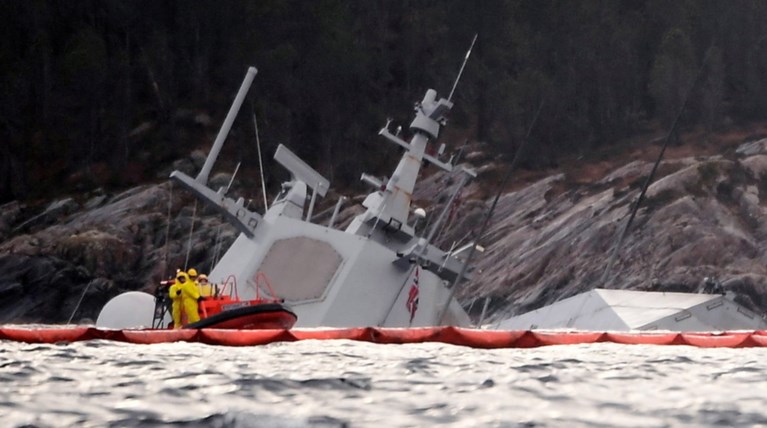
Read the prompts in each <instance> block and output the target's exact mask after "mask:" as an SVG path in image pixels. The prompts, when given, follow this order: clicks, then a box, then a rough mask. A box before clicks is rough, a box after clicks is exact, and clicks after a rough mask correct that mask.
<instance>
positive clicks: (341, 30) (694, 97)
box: [0, 0, 767, 203]
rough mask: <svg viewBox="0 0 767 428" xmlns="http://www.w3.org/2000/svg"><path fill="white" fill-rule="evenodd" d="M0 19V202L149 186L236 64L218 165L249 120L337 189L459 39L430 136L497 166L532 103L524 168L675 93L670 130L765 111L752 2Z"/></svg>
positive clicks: (162, 0) (34, 10) (368, 157)
mask: <svg viewBox="0 0 767 428" xmlns="http://www.w3.org/2000/svg"><path fill="white" fill-rule="evenodd" d="M0 22H1V24H0V203H2V202H6V201H9V200H13V199H32V198H38V197H43V196H49V195H51V194H58V193H63V192H71V191H88V190H92V189H95V188H98V187H107V188H109V187H116V188H119V187H126V186H130V185H135V184H137V183H140V182H144V181H147V180H157V179H158V177H160V176H159V175H158V171H159V170H160V169H162V168H163V167H167V165H169V164H170V163H172V162H173V161H174V160H176V159H178V158H179V157H181V156H186V155H188V154H189V153H190V152H191V151H192V150H194V149H197V148H202V149H206V147H207V145H208V144H210V142H211V141H212V140H213V137H214V136H215V132H216V131H217V129H218V126H219V124H220V123H221V121H222V120H223V117H224V115H225V114H226V111H227V109H228V106H229V104H230V103H231V100H232V98H233V96H234V94H235V92H236V90H237V88H238V87H239V84H240V82H241V80H242V78H243V76H244V74H245V71H246V69H247V67H248V66H251V65H253V66H256V67H257V68H258V69H259V73H258V76H257V77H256V80H255V83H254V87H253V89H252V90H251V94H250V96H249V99H248V101H247V102H246V104H245V106H244V108H243V111H242V112H241V114H240V116H239V118H238V120H237V121H236V123H235V127H234V129H233V132H232V135H231V138H232V139H234V140H237V142H236V143H235V144H229V145H228V147H227V152H226V159H229V162H230V163H232V164H233V163H235V162H236V161H238V160H246V161H254V160H255V159H256V154H255V150H256V149H255V143H254V141H255V138H254V130H253V123H252V120H250V116H251V112H254V113H255V114H256V116H257V117H258V123H259V132H260V137H261V140H262V141H264V142H265V146H266V148H265V150H267V153H269V154H270V153H271V150H273V148H274V147H276V145H277V144H278V143H283V144H286V145H288V146H289V147H291V149H293V150H294V151H296V152H297V153H298V154H299V155H300V156H301V157H303V158H304V159H305V160H306V161H307V162H308V163H309V164H311V165H312V166H314V167H315V168H317V169H318V170H319V171H320V172H321V173H322V174H324V175H326V176H327V177H328V178H330V179H331V180H333V182H334V185H341V186H344V185H346V186H349V185H353V183H354V182H355V181H356V180H357V174H358V173H359V170H360V168H359V166H358V164H359V162H360V161H361V160H362V161H364V162H365V163H366V164H367V165H371V164H372V165H378V166H381V167H382V166H383V164H384V163H386V162H389V159H390V158H392V156H385V153H386V150H388V149H386V148H384V146H385V145H384V144H383V143H381V142H380V141H378V140H377V139H376V138H375V132H376V130H377V129H379V128H380V127H381V126H382V125H383V124H384V123H385V120H386V118H387V117H390V116H391V115H393V114H394V115H395V116H393V119H394V121H395V123H400V124H402V125H403V127H406V125H407V123H408V120H409V117H410V114H411V113H410V106H412V103H413V102H415V101H418V99H419V98H420V95H421V94H422V93H423V91H424V90H425V89H427V88H434V89H436V90H437V91H438V92H439V94H440V95H442V96H447V94H448V92H449V91H450V88H451V87H452V84H453V81H454V79H455V77H456V74H457V72H458V68H459V66H460V63H461V61H462V59H463V56H464V54H465V52H466V50H467V48H468V46H469V44H470V42H471V40H472V38H473V37H474V35H475V34H477V35H478V39H477V43H476V46H475V48H474V51H473V53H472V57H471V59H470V61H469V63H468V65H467V67H466V70H465V72H464V75H463V79H462V81H461V82H460V85H459V87H458V90H457V92H456V95H455V98H454V101H455V102H456V108H455V109H454V110H453V112H452V116H451V127H450V128H451V129H452V130H453V131H452V132H453V134H450V135H451V136H452V137H451V138H450V139H449V140H448V141H447V142H448V143H451V144H452V145H454V146H456V145H459V144H462V141H460V140H463V139H469V140H472V141H481V142H484V143H487V144H488V145H489V147H491V148H492V149H493V150H494V151H495V152H496V153H499V154H502V155H505V156H510V155H513V154H514V153H515V151H516V150H517V149H518V147H519V145H520V142H521V140H522V138H523V136H524V135H525V132H526V129H527V127H528V126H529V125H530V122H531V121H532V118H533V116H534V115H535V112H536V111H537V110H538V108H539V106H541V112H540V117H539V119H538V123H537V124H536V126H535V127H534V128H533V130H532V134H531V136H530V139H531V140H532V141H534V143H535V144H533V145H531V149H532V150H531V151H530V153H528V154H527V156H526V157H525V159H526V162H525V166H526V167H527V168H532V169H535V168H547V167H550V166H552V165H555V164H556V162H557V159H559V158H560V157H561V156H566V155H578V154H583V153H589V152H591V151H594V150H597V149H602V148H605V147H610V146H616V147H617V148H619V145H620V144H622V143H621V142H622V141H625V139H626V138H627V137H630V136H632V135H635V134H637V133H638V132H642V131H645V130H647V129H652V128H653V127H655V128H657V129H661V128H664V127H667V126H668V125H669V123H670V122H671V121H672V120H673V118H674V117H675V116H676V115H677V113H678V111H679V110H680V107H681V105H682V103H683V100H684V98H685V96H686V94H687V91H688V89H689V88H690V87H692V92H691V93H690V103H689V105H688V107H687V108H686V109H685V110H684V115H683V117H682V121H681V124H682V127H683V128H686V129H690V128H693V127H694V128H701V129H704V130H705V131H709V132H710V131H715V130H717V129H721V128H722V127H727V126H732V125H733V124H738V123H749V122H754V121H762V120H764V119H765V116H766V115H767V108H766V107H767V105H766V104H767V30H766V29H765V26H764V22H767V2H763V1H756V0H729V1H715V0H711V1H703V0H698V1H693V0H677V1H667V0H632V1H614V0H581V1H577V2H574V1H555V0H535V1H532V0H507V1H491V0H487V1H468V0H418V1H414V0H398V1H384V0H362V1H349V0H314V1H305V0H258V1H252V0H225V1H205V0H185V1H180V0H133V1H127V0H123V1H118V0H78V1H67V0H49V1H44V0H9V1H3V2H0ZM704 59H705V61H704ZM699 70H700V72H699ZM696 77H699V78H697V79H696ZM696 80H697V83H696V84H695V85H694V87H693V81H696ZM453 148H455V147H453ZM269 154H267V155H266V156H268V155H269ZM251 163H255V162H251ZM160 178H164V177H160ZM276 183H277V182H276V181H275V185H276Z"/></svg>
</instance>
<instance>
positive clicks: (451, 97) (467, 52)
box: [447, 34, 477, 101]
mask: <svg viewBox="0 0 767 428" xmlns="http://www.w3.org/2000/svg"><path fill="white" fill-rule="evenodd" d="M476 41H477V34H474V38H473V39H472V40H471V46H469V50H468V51H466V56H465V57H464V58H463V64H461V69H460V70H458V76H456V77H455V82H454V83H453V89H451V90H450V95H449V96H448V97H447V100H448V101H451V100H452V99H453V93H454V92H455V88H456V86H458V81H459V80H461V75H462V74H463V69H464V67H466V63H467V62H468V61H469V55H471V50H472V49H474V42H476Z"/></svg>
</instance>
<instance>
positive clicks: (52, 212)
mask: <svg viewBox="0 0 767 428" xmlns="http://www.w3.org/2000/svg"><path fill="white" fill-rule="evenodd" d="M194 206H195V204H194V202H193V200H192V199H191V198H190V196H189V195H186V194H185V192H181V191H178V190H177V191H175V192H174V191H172V190H171V187H170V184H169V183H165V184H161V185H150V186H140V187H136V188H133V189H130V190H128V191H125V192H123V193H120V194H117V195H113V196H107V195H98V196H95V197H93V198H91V199H89V200H88V201H87V202H86V203H84V204H82V205H80V204H78V203H77V202H76V201H75V200H73V199H71V198H68V199H64V200H62V201H56V202H54V203H51V204H49V205H48V206H47V207H45V208H44V209H42V211H41V212H37V213H36V212H34V210H33V209H32V208H29V207H25V206H22V205H20V204H18V203H11V204H6V205H4V206H2V207H0V214H2V217H0V234H2V237H3V238H5V239H4V241H3V242H2V243H0V322H46V323H61V322H68V321H70V318H71V320H72V322H79V321H80V320H83V319H86V320H87V319H90V320H95V319H96V317H97V316H98V313H99V311H100V310H101V307H102V306H103V305H104V304H105V303H106V302H107V301H108V300H109V299H110V298H112V297H114V296H115V295H117V294H119V293H121V292H123V291H128V290H144V291H149V292H151V291H153V290H154V288H155V287H156V285H157V284H158V283H159V281H160V280H162V279H164V278H166V277H168V276H169V275H173V274H174V272H175V269H176V268H183V267H184V263H185V262H186V260H187V258H188V260H189V262H188V266H189V267H192V266H195V267H197V268H198V269H199V270H200V271H203V272H205V271H206V270H207V269H210V267H211V265H212V262H213V258H214V257H215V254H214V253H215V249H216V243H217V242H220V245H221V246H222V247H223V248H227V247H228V246H229V245H230V244H231V242H233V240H234V238H235V232H234V229H233V228H231V227H230V226H228V225H226V224H222V223H221V220H220V219H219V218H218V217H217V216H214V215H212V214H211V213H206V212H204V211H203V210H202V209H201V208H200V209H199V210H195V209H194ZM190 233H191V242H192V243H193V244H194V245H192V246H191V247H190V246H189V245H188V242H190V239H189V237H190ZM187 253H188V256H187Z"/></svg>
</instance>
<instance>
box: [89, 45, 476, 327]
mask: <svg viewBox="0 0 767 428" xmlns="http://www.w3.org/2000/svg"><path fill="white" fill-rule="evenodd" d="M467 58H468V54H467ZM464 64H465V61H464ZM461 70H463V67H462V68H461ZM256 72H257V71H256V69H255V68H254V67H251V68H249V69H248V71H247V74H246V76H245V79H244V81H243V83H242V85H241V87H240V89H239V92H238V93H237V96H236V97H235V100H234V102H233V103H232V106H231V108H230V110H229V113H228V114H227V117H226V119H225V120H224V123H223V125H222V127H221V129H220V131H219V133H218V135H217V137H216V139H215V141H214V143H213V146H212V148H211V151H210V153H209V154H208V156H207V158H206V161H205V163H204V165H203V167H202V169H201V171H200V172H199V174H198V175H197V176H196V177H194V178H193V177H191V176H189V175H187V174H184V173H183V172H181V171H173V172H172V173H171V175H170V178H171V179H172V180H173V181H174V182H176V183H178V184H180V185H181V186H183V187H184V188H185V189H187V190H188V191H190V192H191V193H193V194H194V195H195V196H196V197H197V198H198V199H199V200H201V201H202V202H204V203H205V204H206V205H207V206H209V207H211V208H213V209H214V210H216V211H217V212H218V213H220V214H222V215H223V217H224V218H225V219H226V220H227V221H228V222H229V223H231V224H232V225H233V226H234V227H235V228H237V230H238V231H239V236H238V237H237V239H236V240H235V242H234V243H233V244H232V245H231V247H230V248H229V249H228V251H226V253H225V254H224V255H223V257H222V258H221V259H220V261H219V262H218V263H217V264H216V265H215V266H214V268H213V269H212V271H211V272H210V274H209V275H208V277H209V278H210V280H211V281H212V282H215V283H230V284H233V285H234V289H235V292H236V294H237V295H238V296H239V298H240V299H242V300H249V299H254V298H256V296H261V295H265V294H266V295H269V294H272V293H273V294H274V295H272V296H271V297H273V298H278V299H282V301H283V302H284V304H285V305H286V306H288V307H289V308H290V309H291V310H292V311H293V312H294V313H295V314H296V315H297V317H298V321H297V323H296V326H297V327H360V326H381V327H415V326H436V325H442V324H449V325H458V326H461V325H468V324H469V317H468V315H467V314H466V312H465V311H464V309H463V308H462V307H461V305H460V304H459V303H458V302H457V301H456V300H455V299H454V298H453V295H454V292H453V287H454V286H455V284H457V283H459V282H460V281H461V280H466V279H467V278H468V277H469V276H470V275H471V269H470V268H468V267H467V266H465V264H466V263H467V262H468V261H469V260H465V259H464V258H462V257H465V254H466V253H467V251H466V247H464V248H463V249H458V250H454V251H445V250H442V249H440V248H437V247H436V246H435V245H433V243H432V241H433V240H434V237H435V233H436V231H437V230H439V228H440V226H441V223H442V222H443V221H444V219H445V217H446V215H445V214H446V212H447V210H448V209H449V205H450V203H448V204H447V205H448V206H446V207H445V209H444V210H443V211H442V212H441V213H440V215H439V216H438V218H437V219H436V220H434V221H431V222H430V223H431V225H430V226H431V227H430V229H429V230H427V231H424V233H421V234H419V233H417V232H416V227H415V223H417V222H418V221H419V220H420V219H421V218H422V217H423V215H424V213H423V210H419V209H414V207H413V206H412V204H411V202H412V201H411V198H412V194H413V190H414V188H415V185H416V181H417V179H418V174H419V170H420V168H421V166H422V165H423V164H425V163H430V164H433V165H435V166H436V167H438V168H441V169H443V170H445V171H448V172H452V171H455V172H457V173H459V175H460V177H461V179H460V185H459V186H458V188H457V189H456V191H455V194H453V197H455V195H456V194H457V193H458V192H459V191H460V190H461V187H462V186H463V185H465V184H466V183H467V182H468V181H469V180H470V179H471V178H473V177H475V176H476V173H475V172H474V171H473V170H471V169H469V168H466V167H463V166H458V165H456V162H453V159H452V158H451V159H444V157H443V153H444V144H443V145H442V146H441V147H440V148H439V149H438V150H433V149H429V150H427V147H429V146H430V144H434V143H435V141H436V140H437V139H438V137H439V133H440V130H441V129H442V128H443V127H444V126H445V125H446V115H447V113H448V112H449V111H450V109H451V108H452V107H453V103H452V102H451V100H450V98H452V94H453V91H454V90H455V86H453V91H451V94H450V96H449V97H448V99H445V98H438V96H437V92H436V91H435V90H433V89H429V90H427V91H426V94H425V95H424V97H423V99H422V100H421V101H420V102H418V103H416V104H415V118H414V119H413V121H412V122H411V123H410V127H409V130H410V132H411V134H412V137H411V138H410V141H409V142H408V141H405V140H403V139H402V138H400V132H399V130H397V131H395V132H394V133H392V132H391V131H390V129H389V128H390V123H389V122H387V123H386V125H385V126H384V127H383V128H382V129H381V130H380V131H379V133H378V134H379V135H380V136H381V137H383V138H384V139H385V140H386V141H388V142H390V143H392V144H395V145H397V146H399V147H400V148H402V149H404V153H403V154H402V157H401V159H400V160H399V163H398V164H397V166H396V169H395V170H394V172H393V173H392V174H391V176H390V177H389V178H388V179H379V178H377V177H374V176H372V175H368V174H362V176H361V180H362V181H364V182H365V183H367V184H369V185H370V186H371V187H372V192H371V193H370V194H369V195H367V197H366V198H365V199H364V202H363V203H362V205H363V207H364V208H365V209H366V210H365V211H364V212H363V213H361V214H359V215H357V216H356V217H355V218H354V219H353V220H352V221H351V223H350V224H349V225H348V226H347V227H346V228H345V230H340V229H338V228H337V227H336V226H335V220H336V217H337V214H338V212H339V209H340V208H341V206H342V204H343V202H344V198H339V200H338V201H337V203H336V204H335V209H334V211H333V215H332V216H331V218H330V221H329V222H328V223H327V224H317V223H314V222H312V217H313V215H312V214H313V211H314V207H315V204H316V201H317V199H318V198H322V197H324V196H326V195H327V192H328V189H329V186H330V183H329V181H328V180H327V179H326V178H325V177H323V176H322V175H321V174H319V173H318V172H317V171H315V170H314V169H312V168H311V167H310V166H309V165H307V164H306V163H305V162H304V161H302V160H301V159H300V158H299V157H298V156H296V155H295V154H294V153H293V152H291V151H290V150H289V149H288V148H287V147H286V146H283V145H280V146H279V147H278V148H277V150H276V153H275V154H274V160H275V161H276V162H278V163H279V164H280V165H282V166H283V167H284V168H285V169H287V170H288V171H289V172H290V180H289V181H287V182H285V183H283V184H282V187H281V191H280V193H279V195H277V197H276V198H275V200H274V201H273V203H272V204H271V206H269V207H268V209H267V210H266V212H265V213H263V214H259V213H257V212H254V211H251V210H249V209H248V207H247V206H246V205H245V203H244V199H243V198H239V199H237V200H234V199H232V198H230V197H228V196H227V195H226V191H225V189H223V188H222V189H212V188H210V187H209V186H208V177H209V175H210V172H211V170H212V168H213V165H214V164H215V162H216V159H217V157H218V154H219V152H220V150H221V148H222V146H223V144H224V141H225V139H226V137H227V135H228V133H229V129H230V128H231V125H232V122H233V121H234V118H235V117H236V115H237V113H238V111H239V109H240V106H241V104H242V102H243V100H244V98H245V96H246V94H247V92H248V90H249V88H250V85H251V83H252V81H253V79H254V77H255V75H256ZM459 77H460V74H459ZM456 83H457V80H456ZM452 200H453V199H452V198H451V201H452ZM258 278H268V282H269V284H270V287H264V286H263V285H264V284H263V283H262V281H259V279H258ZM137 293H139V292H129V293H124V294H122V295H118V296H117V297H115V298H114V299H112V300H111V301H110V302H109V303H108V304H107V305H106V306H105V307H104V309H102V312H101V314H100V315H99V319H98V321H97V325H98V326H99V327H107V328H131V327H140V326H149V325H151V316H152V314H153V312H154V309H153V307H152V302H153V299H150V298H149V295H147V296H139V295H137Z"/></svg>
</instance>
